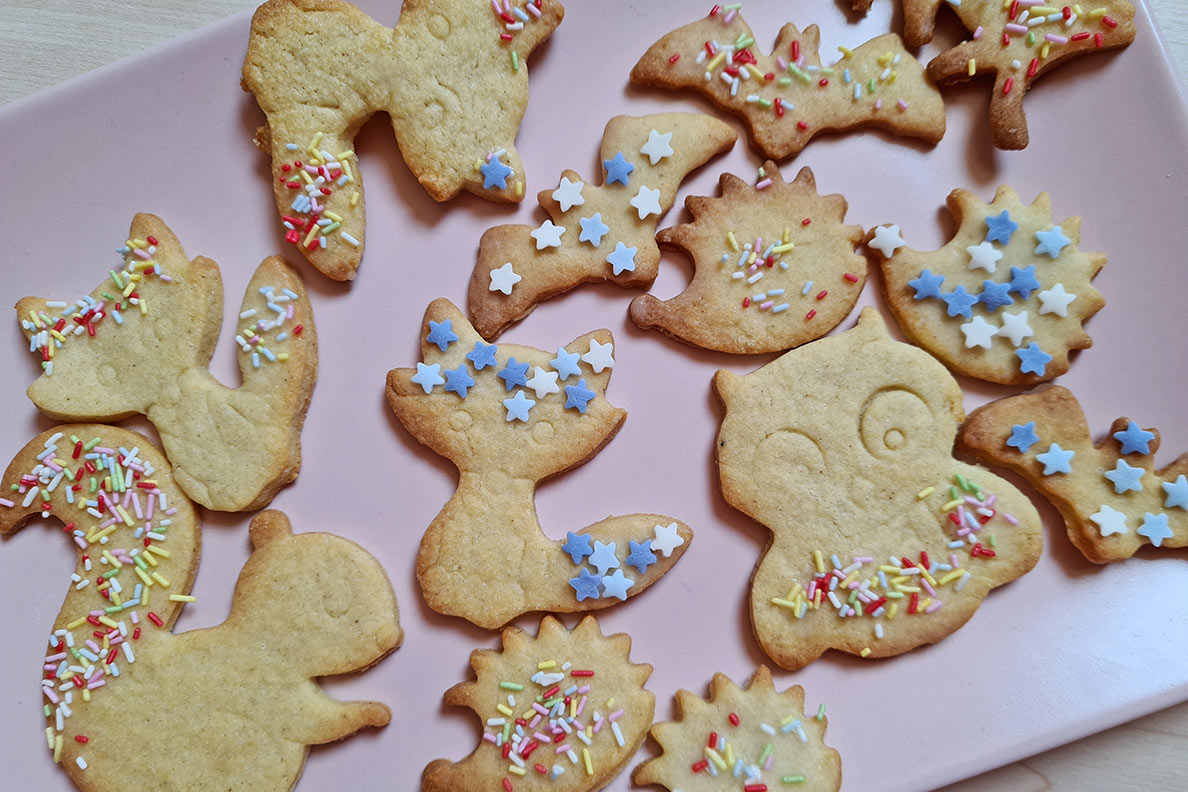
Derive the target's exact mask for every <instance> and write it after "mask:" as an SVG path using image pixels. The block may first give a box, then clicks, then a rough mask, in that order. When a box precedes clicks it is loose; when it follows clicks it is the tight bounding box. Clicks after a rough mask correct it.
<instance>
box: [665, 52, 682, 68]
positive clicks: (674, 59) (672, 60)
mask: <svg viewBox="0 0 1188 792" xmlns="http://www.w3.org/2000/svg"><path fill="white" fill-rule="evenodd" d="M680 59H681V53H679V52H676V53H673V56H672V57H671V58H669V59H668V65H669V66H671V65H672V64H674V63H676V62H677V61H679V60H680Z"/></svg>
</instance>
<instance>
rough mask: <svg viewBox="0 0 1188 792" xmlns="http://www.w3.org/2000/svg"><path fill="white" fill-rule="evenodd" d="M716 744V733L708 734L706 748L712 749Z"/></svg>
mask: <svg viewBox="0 0 1188 792" xmlns="http://www.w3.org/2000/svg"><path fill="white" fill-rule="evenodd" d="M717 744H718V733H717V732H710V736H709V740H707V741H706V746H707V747H709V748H713V747H714V746H715V745H717Z"/></svg>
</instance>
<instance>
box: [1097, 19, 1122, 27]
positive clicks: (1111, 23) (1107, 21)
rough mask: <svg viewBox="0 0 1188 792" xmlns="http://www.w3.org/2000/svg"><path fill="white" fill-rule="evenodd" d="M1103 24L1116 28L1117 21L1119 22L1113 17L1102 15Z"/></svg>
mask: <svg viewBox="0 0 1188 792" xmlns="http://www.w3.org/2000/svg"><path fill="white" fill-rule="evenodd" d="M1101 24H1103V25H1105V26H1106V27H1108V28H1116V27H1118V23H1117V22H1115V21H1114V19H1113V18H1112V17H1102V18H1101Z"/></svg>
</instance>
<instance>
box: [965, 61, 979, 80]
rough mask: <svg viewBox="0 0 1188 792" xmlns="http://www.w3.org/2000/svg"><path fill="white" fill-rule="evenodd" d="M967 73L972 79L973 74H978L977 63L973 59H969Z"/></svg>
mask: <svg viewBox="0 0 1188 792" xmlns="http://www.w3.org/2000/svg"><path fill="white" fill-rule="evenodd" d="M967 71H968V73H969V76H970V77H973V76H974V75H975V74H977V73H978V62H977V60H976V59H974V58H970V59H969V67H968V69H967Z"/></svg>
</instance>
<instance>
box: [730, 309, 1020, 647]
mask: <svg viewBox="0 0 1188 792" xmlns="http://www.w3.org/2000/svg"><path fill="white" fill-rule="evenodd" d="M714 387H715V390H716V391H717V393H718V395H719V397H721V399H722V402H723V403H724V405H725V408H726V415H725V417H724V418H723V419H722V427H721V430H720V431H719V433H718V449H717V450H718V468H719V473H720V476H721V483H722V494H723V495H724V496H725V498H726V501H727V502H728V503H729V504H730V505H732V506H734V507H735V508H737V509H739V510H740V511H742V512H744V513H746V514H747V515H749V516H750V517H752V518H754V519H755V520H757V521H758V522H760V523H762V524H763V525H765V526H767V527H768V528H769V529H770V530H771V532H772V538H771V540H770V542H769V543H768V546H767V548H766V550H765V551H764V554H763V557H762V558H761V559H760V560H759V564H758V566H757V567H756V569H755V573H754V575H753V576H752V579H751V622H752V627H753V628H754V631H755V636H756V637H757V639H758V641H759V645H760V646H761V647H762V649H763V651H764V652H766V653H767V655H768V656H769V657H771V658H772V659H773V660H774V661H775V662H776V663H778V664H779V665H781V666H783V667H785V668H790V669H795V668H799V667H801V666H803V665H805V664H806V663H809V662H811V661H812V660H814V659H816V658H817V657H818V656H820V655H821V654H822V653H823V652H824V651H825V650H827V649H838V650H840V651H843V652H847V653H850V654H857V655H860V656H862V657H886V656H888V655H895V654H900V653H902V652H906V651H908V650H909V649H914V648H915V647H917V646H921V645H923V644H928V643H933V642H935V641H939V640H940V639H941V638H943V637H945V636H946V635H948V634H949V633H951V632H953V631H954V630H956V629H957V628H959V627H960V626H961V625H962V624H964V623H965V622H966V620H967V619H969V618H970V616H972V615H973V613H974V611H975V610H976V609H977V607H978V605H979V604H980V603H981V601H982V599H983V598H984V597H985V596H986V594H987V593H989V591H990V590H991V589H993V588H995V587H996V586H999V585H1002V584H1003V583H1006V582H1008V581H1011V580H1014V579H1015V578H1017V577H1019V576H1020V575H1022V574H1024V573H1025V572H1027V571H1028V570H1029V569H1031V568H1032V567H1033V566H1034V565H1035V562H1036V561H1037V560H1038V558H1039V554H1040V547H1041V534H1040V519H1039V515H1038V514H1037V513H1036V511H1035V509H1034V508H1033V507H1032V505H1031V503H1030V502H1029V501H1028V500H1027V498H1026V497H1024V496H1023V494H1022V493H1020V492H1019V491H1018V490H1016V489H1015V488H1014V487H1013V486H1011V485H1010V484H1009V483H1007V482H1006V481H1004V480H1003V479H1001V478H999V477H997V476H995V475H993V474H992V473H990V472H988V471H986V470H984V469H982V468H978V467H974V466H972V465H966V464H963V463H961V462H958V461H956V460H954V459H953V457H952V451H953V439H954V437H955V436H956V434H957V426H958V424H959V423H960V422H961V419H962V418H963V417H964V412H963V410H962V407H961V390H960V388H959V387H958V386H957V382H956V381H955V380H954V379H953V377H952V376H951V375H950V374H949V373H948V372H947V371H946V370H945V368H944V366H942V365H941V364H940V363H938V362H937V361H936V360H935V359H934V358H933V357H932V356H930V355H928V354H927V353H925V352H922V351H921V350H920V349H918V348H916V347H914V346H911V345H910V344H903V343H900V342H898V341H895V340H893V339H892V338H891V337H890V336H889V335H888V333H887V328H886V326H885V325H884V324H883V322H882V320H881V319H880V318H879V314H878V312H877V311H875V309H873V308H866V309H863V311H862V314H861V316H860V318H859V320H858V325H857V327H855V328H854V329H852V330H849V331H847V332H845V333H842V334H841V335H838V336H834V337H832V338H825V339H822V340H820V341H814V342H813V343H811V344H808V345H806V346H803V347H801V348H799V349H794V350H792V351H791V352H788V353H785V354H784V355H783V356H782V357H779V358H777V359H776V360H775V361H773V362H771V363H768V364H767V365H766V366H763V367H762V368H760V369H758V370H757V371H755V372H752V373H751V374H748V375H746V376H739V375H737V374H734V373H732V372H729V371H725V370H723V371H719V372H718V373H717V374H716V375H715V377H714Z"/></svg>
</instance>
